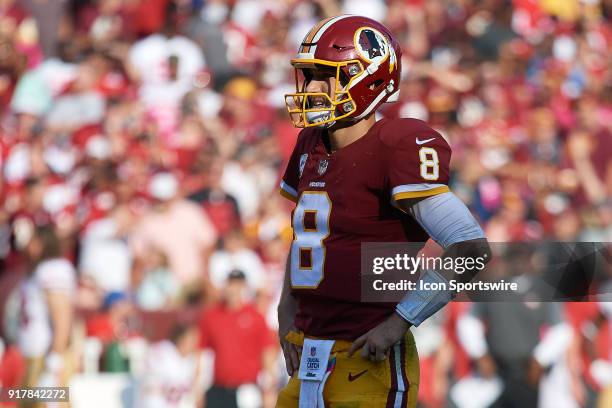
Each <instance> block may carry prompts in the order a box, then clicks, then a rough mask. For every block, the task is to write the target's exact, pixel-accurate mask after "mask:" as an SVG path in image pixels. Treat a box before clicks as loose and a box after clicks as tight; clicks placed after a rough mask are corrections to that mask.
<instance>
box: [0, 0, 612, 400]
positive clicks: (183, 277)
mask: <svg viewBox="0 0 612 408" xmlns="http://www.w3.org/2000/svg"><path fill="white" fill-rule="evenodd" d="M339 13H354V14H363V15H366V16H369V17H372V18H375V19H378V20H380V21H383V22H384V23H385V24H386V25H387V26H388V27H389V28H390V29H391V30H392V31H393V32H394V33H395V34H396V35H397V37H398V38H399V39H400V42H401V44H402V49H403V53H404V61H403V67H404V71H403V75H404V79H403V82H402V85H401V86H402V92H401V100H400V102H399V103H397V104H393V105H388V106H386V107H385V108H384V109H383V110H382V111H381V115H382V116H385V117H416V118H420V119H423V120H425V121H427V122H429V123H430V124H431V125H432V126H433V127H434V128H436V129H437V130H439V131H440V132H442V133H443V134H444V135H445V137H447V138H448V140H449V141H450V144H451V146H452V147H453V159H452V171H453V174H452V181H451V188H452V190H453V191H454V192H455V193H456V194H457V195H459V196H460V197H461V198H462V199H463V200H464V201H465V202H466V203H467V204H468V205H469V207H470V209H471V210H472V211H473V213H474V214H475V215H476V216H477V217H478V219H479V220H480V222H481V223H482V225H483V227H484V228H485V230H486V233H487V236H488V237H489V240H490V241H492V242H516V241H534V240H543V239H549V240H561V241H603V242H609V241H610V237H611V236H612V227H611V220H612V215H611V214H612V211H611V208H610V192H611V191H612V165H611V164H610V163H611V161H610V156H611V143H612V126H611V124H612V68H611V66H612V65H611V62H612V60H611V59H612V54H611V53H610V50H611V49H612V27H611V26H610V23H609V19H610V16H611V15H612V1H609V0H581V1H578V0H556V1H555V0H550V1H548V0H539V1H538V0H515V1H503V0H487V1H473V0H446V1H428V0H388V1H383V0H350V1H349V0H345V1H335V0H279V1H271V0H270V1H267V0H207V1H204V0H193V1H189V0H176V1H172V0H147V1H144V0H126V1H119V0H99V1H95V0H81V1H79V0H74V1H68V0H22V1H21V0H0V169H1V177H0V203H1V206H0V268H1V272H0V304H1V306H0V308H2V311H3V318H2V321H3V330H2V333H3V335H2V340H3V341H2V344H3V347H2V350H3V353H2V359H1V360H0V382H1V384H2V386H5V387H6V386H11V385H13V386H15V385H17V384H20V383H21V381H23V377H24V375H25V371H26V364H27V362H26V359H25V356H23V353H21V351H20V349H19V341H18V340H17V339H18V338H19V330H20V329H19V327H20V325H19V324H20V323H19V318H18V317H19V316H18V315H19V301H18V300H17V299H19V298H20V297H19V296H20V295H19V294H20V290H19V288H20V287H21V286H20V285H21V282H22V281H23V279H26V277H27V276H29V275H30V274H31V273H32V271H33V269H34V268H35V266H36V263H37V261H38V260H37V259H36V258H35V257H33V256H32V255H31V254H30V253H29V252H28V248H29V243H30V242H32V240H33V239H35V238H36V231H39V229H38V228H40V227H41V226H44V225H50V226H52V228H53V231H54V234H55V236H56V238H57V239H59V242H60V246H61V252H62V256H63V257H65V259H67V260H69V261H70V262H71V263H72V264H73V266H74V268H75V269H76V275H75V276H76V278H75V279H76V282H77V284H76V287H75V290H74V291H72V292H69V293H70V294H69V296H70V300H71V303H72V304H74V307H75V310H76V314H75V319H74V322H73V323H74V324H73V333H72V346H71V350H72V351H73V353H72V356H73V357H72V361H73V366H74V374H73V376H72V380H73V381H74V383H73V384H75V385H74V398H76V399H78V397H79V395H78V394H79V392H80V393H81V394H80V395H81V397H82V396H83V395H86V396H87V397H88V398H89V400H88V401H87V403H86V405H79V404H78V403H77V402H78V401H76V400H75V404H74V406H88V407H93V406H97V405H95V403H100V400H99V399H96V398H98V397H94V396H99V395H102V396H103V397H102V398H103V400H104V401H105V402H104V403H103V405H100V406H105V407H110V406H113V405H112V403H111V399H112V400H113V401H119V400H120V398H121V396H120V395H119V394H120V390H121V389H122V387H125V386H126V384H128V383H129V381H130V378H132V377H131V376H130V371H131V375H132V376H133V377H134V378H136V379H138V377H139V376H142V375H144V374H143V370H142V364H143V361H146V360H147V358H148V357H147V353H148V352H150V351H147V349H148V347H149V346H151V347H153V348H151V350H155V348H154V345H155V344H157V343H156V342H158V341H160V340H163V339H168V338H169V337H170V333H171V332H172V330H173V326H174V325H175V323H176V322H179V323H183V324H185V325H193V326H194V327H196V329H197V330H196V331H205V330H207V332H206V335H207V336H209V337H210V336H212V337H215V336H216V334H215V333H214V332H215V330H217V331H221V332H222V331H224V330H225V328H224V327H221V326H222V324H220V326H219V327H210V324H209V323H207V317H208V316H207V315H204V317H202V312H203V311H204V310H205V309H206V308H209V307H211V305H215V304H216V303H217V302H218V301H219V299H220V298H222V297H224V296H226V289H227V285H228V283H227V282H228V281H227V279H226V278H227V276H228V275H229V274H230V273H232V271H233V273H234V274H236V272H235V270H240V271H242V272H243V273H244V275H246V281H247V286H248V290H247V291H246V292H245V294H244V296H246V297H247V298H248V300H249V301H252V302H254V303H253V304H254V305H255V309H256V310H257V311H258V312H257V313H260V314H261V315H262V316H264V318H265V320H266V322H267V323H268V327H267V328H266V327H260V328H259V329H258V330H259V331H260V332H258V334H257V335H258V336H261V338H262V339H264V340H262V342H263V343H262V345H261V349H258V352H261V353H262V356H263V355H264V354H266V350H265V349H266V348H267V347H268V346H270V347H272V349H273V354H274V355H275V356H276V358H275V359H273V361H272V362H271V363H270V362H269V361H268V362H267V363H266V364H265V366H266V370H265V373H264V374H262V375H260V376H259V380H258V381H259V382H260V385H262V386H264V385H265V386H264V388H266V389H267V390H268V391H267V394H266V401H267V404H268V405H269V404H270V401H273V398H274V393H275V391H276V390H278V389H279V387H281V386H282V384H283V382H284V381H285V380H286V378H285V373H284V368H283V364H282V361H281V360H280V354H279V351H278V348H277V342H276V340H275V338H274V337H273V336H274V335H275V329H276V326H275V325H276V323H275V303H276V300H277V298H278V295H279V291H280V286H281V280H282V274H283V270H284V262H285V259H286V258H285V257H286V251H287V248H288V244H289V242H290V239H291V231H290V226H289V213H290V210H291V207H290V205H289V203H288V202H285V201H284V200H283V199H282V198H281V197H280V196H279V195H278V194H277V186H278V181H279V177H280V173H281V172H282V170H283V167H284V164H285V163H286V161H287V159H288V157H289V155H290V153H291V150H292V147H293V145H294V143H295V140H296V135H297V130H296V129H294V128H292V126H291V125H290V122H289V120H288V117H287V114H286V111H285V107H284V98H283V94H284V93H285V92H288V91H291V90H292V89H293V86H294V85H293V80H294V79H293V72H292V70H291V68H290V66H289V63H288V61H289V58H290V57H291V56H292V54H293V53H294V52H295V49H296V45H297V44H298V43H299V41H300V39H301V38H302V36H303V35H304V34H305V33H306V32H307V30H308V29H309V27H311V26H312V25H313V24H314V23H316V22H317V21H318V20H319V19H321V18H323V17H326V16H328V15H334V14H339ZM600 306H601V305H600V304H597V303H584V304H564V305H563V306H562V309H563V313H564V318H565V319H566V321H567V322H568V323H569V324H571V327H572V328H573V330H574V334H575V336H574V339H573V341H572V345H571V347H569V348H568V350H567V351H566V352H565V353H563V355H562V357H561V358H562V359H567V360H568V361H570V360H571V361H573V362H574V364H569V366H570V370H568V371H569V374H568V375H570V376H571V381H570V383H571V387H570V388H571V389H570V393H569V394H568V395H570V396H571V398H574V399H575V401H574V402H576V404H577V405H568V406H594V405H593V404H595V402H594V401H596V400H597V398H601V396H603V395H604V394H605V393H604V392H603V390H605V389H606V383H605V381H603V382H602V380H601V379H599V380H598V379H595V378H593V376H592V375H591V374H590V368H591V365H592V364H591V363H592V362H593V361H596V360H597V361H605V360H607V361H608V362H610V361H612V346H610V344H612V340H610V339H611V338H612V337H611V334H610V327H612V326H610V325H608V324H607V323H608V322H609V319H608V318H607V317H606V316H607V315H606V314H605V313H602V312H601V310H604V308H601V307H600ZM467 308H468V306H467V305H466V304H453V305H452V306H451V307H448V308H446V309H445V311H444V312H443V313H441V314H440V315H438V316H437V317H436V318H435V319H434V320H433V321H432V322H431V323H430V324H428V325H427V327H425V328H423V329H421V328H419V329H418V330H417V341H418V344H419V349H420V353H421V356H422V359H421V360H422V361H421V365H422V380H421V400H422V403H423V405H424V406H427V407H440V406H446V403H447V401H448V399H449V397H448V394H449V389H450V387H451V386H452V385H453V383H454V382H455V381H457V380H459V379H462V378H466V376H469V375H470V373H473V372H475V371H477V370H476V368H478V367H479V366H478V364H475V363H474V362H470V359H469V357H468V354H467V353H466V351H465V350H464V349H463V348H462V346H461V342H460V341H459V339H458V336H457V334H456V330H455V329H456V327H455V325H456V322H457V319H458V318H459V316H461V314H462V313H465V311H466V309H467ZM112 310H114V311H113V312H112V313H111V312H109V311H112ZM109 314H113V317H112V318H111V317H109ZM211 321H212V320H211ZM221 323H222V321H221ZM489 324H503V322H499V321H497V322H496V321H493V322H490V323H489ZM587 326H588V327H589V328H590V331H589V332H588V333H589V335H588V336H587V335H585V333H586V332H587V330H586V329H585V327H587ZM204 327H205V328H204ZM211 331H212V332H213V333H212V334H211ZM516 335H517V338H518V337H519V336H520V333H517V334H516ZM215 338H217V337H215ZM248 343H249V339H247V338H244V339H240V342H239V344H243V345H247V344H248ZM207 344H208V345H209V346H210V344H211V343H210V342H209V343H207ZM213 348H214V347H213ZM226 352H227V351H226ZM97 353H101V354H97ZM210 354H211V353H210V352H207V353H206V355H207V356H206V357H204V358H203V360H202V361H203V364H202V366H203V368H204V369H203V371H204V372H205V373H204V374H202V377H203V379H202V380H201V382H202V383H203V384H209V383H210V382H211V381H212V379H211V377H213V374H212V373H211V371H212V365H213V362H212V360H211V358H210ZM230 354H231V353H230ZM92 355H93V357H92ZM264 357H265V356H264ZM264 357H262V358H264ZM264 359H265V358H264ZM128 361H129V362H131V364H129V363H128ZM221 363H224V364H228V367H220V370H221V371H223V370H226V371H228V372H232V370H233V369H234V368H233V366H234V365H237V364H238V362H232V361H231V356H230V358H229V360H227V362H226V359H224V360H223V361H222V362H219V361H217V363H216V364H221ZM138 367H140V369H138ZM102 371H107V372H106V373H103V372H102ZM108 371H112V372H114V373H108ZM121 372H127V373H128V374H125V373H123V374H122V373H121ZM230 377H231V374H230ZM542 378H543V377H542ZM608 380H609V379H608ZM609 381H610V380H609ZM610 383H612V381H610V382H609V383H608V384H610ZM566 384H567V383H566ZM608 386H609V385H608ZM79 387H80V388H79ZM79 390H81V391H79ZM113 393H115V394H117V395H113ZM137 393H138V392H137ZM104 398H106V399H104ZM567 402H568V403H571V402H572V401H567ZM588 404H591V405H588ZM600 404H604V402H601V401H600ZM9 406H10V404H9ZM186 406H188V405H186ZM557 406H558V405H557ZM601 406H603V405H601Z"/></svg>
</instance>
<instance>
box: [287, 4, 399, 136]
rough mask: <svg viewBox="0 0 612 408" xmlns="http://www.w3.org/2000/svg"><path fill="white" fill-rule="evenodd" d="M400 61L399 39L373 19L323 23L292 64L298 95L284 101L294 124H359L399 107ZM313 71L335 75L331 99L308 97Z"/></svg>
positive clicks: (349, 18)
mask: <svg viewBox="0 0 612 408" xmlns="http://www.w3.org/2000/svg"><path fill="white" fill-rule="evenodd" d="M401 57H402V51H401V49H400V46H399V43H398V42H397V40H396V39H395V37H394V36H393V35H392V34H391V32H390V31H389V30H388V29H387V28H386V27H385V26H384V25H382V24H380V23H379V22H377V21H375V20H372V19H371V18H367V17H362V16H354V15H341V16H336V17H330V18H327V19H325V20H323V21H320V22H319V23H318V24H317V25H315V26H314V27H313V28H312V29H311V30H310V31H309V32H308V34H307V35H306V37H304V40H302V44H301V45H300V48H299V51H298V54H297V56H296V57H295V58H294V59H292V60H291V65H293V67H294V68H295V83H296V93H292V94H287V95H285V103H286V105H287V109H288V111H289V116H290V117H291V120H292V121H293V124H294V125H295V126H296V127H311V126H324V127H330V126H332V125H333V124H334V123H336V122H337V121H339V120H352V121H357V120H360V119H362V118H364V117H366V116H368V115H370V114H371V113H373V112H374V111H375V110H376V109H377V108H378V107H379V106H380V105H381V104H383V103H384V102H395V101H397V99H398V97H399V81H400V73H401V68H402V67H401ZM313 70H314V72H317V71H319V70H327V71H330V74H333V73H334V71H335V78H336V86H335V91H334V94H333V95H328V94H325V93H317V92H306V85H307V84H308V81H309V80H310V79H311V78H312V75H313ZM314 100H318V101H322V100H324V101H326V103H323V104H320V103H318V104H314V103H313V101H314Z"/></svg>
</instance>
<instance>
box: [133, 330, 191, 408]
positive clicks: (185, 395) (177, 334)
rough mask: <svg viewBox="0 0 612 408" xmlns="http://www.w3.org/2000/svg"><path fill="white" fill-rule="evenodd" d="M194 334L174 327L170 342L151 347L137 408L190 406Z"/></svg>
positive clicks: (163, 341)
mask: <svg viewBox="0 0 612 408" xmlns="http://www.w3.org/2000/svg"><path fill="white" fill-rule="evenodd" d="M198 341H199V338H198V331H197V330H196V329H195V327H193V326H184V325H177V326H176V327H175V328H174V329H173V332H172V335H171V336H170V340H162V341H160V342H159V343H156V344H154V345H153V346H151V349H150V350H149V352H148V356H147V361H146V368H145V371H144V378H143V379H142V385H141V391H140V393H139V398H140V401H139V403H138V407H139V408H182V407H186V406H193V405H194V404H195V398H197V396H199V395H201V394H202V393H201V392H199V391H198V390H197V389H196V388H197V376H198V369H197V366H198V364H197V361H198V352H197V350H198Z"/></svg>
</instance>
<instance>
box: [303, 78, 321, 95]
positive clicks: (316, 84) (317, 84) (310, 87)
mask: <svg viewBox="0 0 612 408" xmlns="http://www.w3.org/2000/svg"><path fill="white" fill-rule="evenodd" d="M325 85H326V84H325V81H318V80H316V79H313V80H311V81H310V82H308V84H306V88H305V89H306V92H325Z"/></svg>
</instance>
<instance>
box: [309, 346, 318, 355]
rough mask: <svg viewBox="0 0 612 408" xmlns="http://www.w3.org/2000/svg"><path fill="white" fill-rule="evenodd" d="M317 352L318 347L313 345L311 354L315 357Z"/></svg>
mask: <svg viewBox="0 0 612 408" xmlns="http://www.w3.org/2000/svg"><path fill="white" fill-rule="evenodd" d="M316 354H317V348H316V347H314V346H313V347H311V348H310V355H311V356H313V357H314V356H315V355H316Z"/></svg>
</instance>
